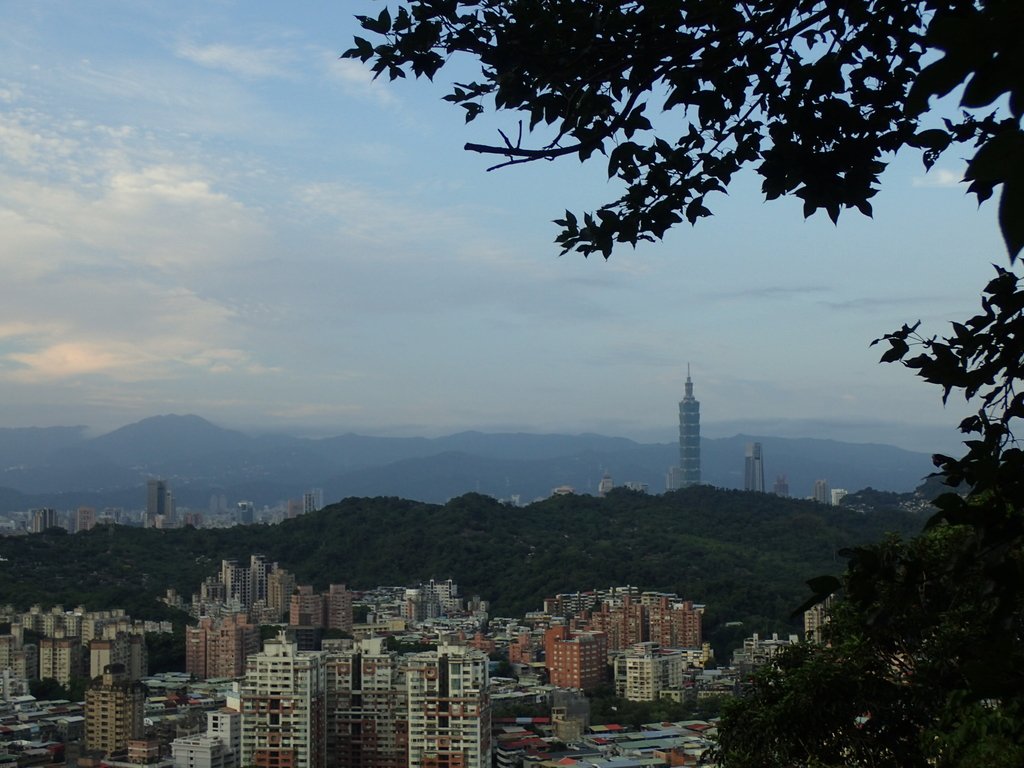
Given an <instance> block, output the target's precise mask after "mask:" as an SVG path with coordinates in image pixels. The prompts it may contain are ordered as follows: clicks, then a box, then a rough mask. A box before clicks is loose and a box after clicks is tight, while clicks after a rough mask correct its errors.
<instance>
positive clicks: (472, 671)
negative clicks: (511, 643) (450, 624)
mask: <svg viewBox="0 0 1024 768" xmlns="http://www.w3.org/2000/svg"><path fill="white" fill-rule="evenodd" d="M407 658H408V667H407V674H406V686H407V689H408V697H409V763H408V765H409V768H490V766H491V706H490V696H489V694H488V690H487V686H488V678H487V665H488V659H487V656H486V655H485V654H483V653H481V652H480V651H477V650H474V649H472V648H467V647H465V646H450V645H441V646H438V648H437V650H436V651H428V652H425V653H417V654H413V655H411V656H409V657H407Z"/></svg>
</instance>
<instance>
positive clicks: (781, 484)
mask: <svg viewBox="0 0 1024 768" xmlns="http://www.w3.org/2000/svg"><path fill="white" fill-rule="evenodd" d="M772 493H774V494H775V495H776V496H781V497H783V498H788V497H789V479H788V478H787V477H786V476H785V475H776V476H775V485H773V486H772Z"/></svg>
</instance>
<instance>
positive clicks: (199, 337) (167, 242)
mask: <svg viewBox="0 0 1024 768" xmlns="http://www.w3.org/2000/svg"><path fill="white" fill-rule="evenodd" d="M357 5H359V4H356V3H307V4H302V5H301V6H299V7H292V6H284V5H281V4H279V3H268V2H246V3H235V2H222V3H209V2H202V3H200V2H181V3H175V4H174V5H173V6H170V5H167V6H161V5H148V4H139V3H132V2H114V3H106V4H103V5H101V6H96V5H94V4H81V3H73V2H45V1H44V2H34V3H31V4H29V3H22V4H8V5H6V6H5V9H4V10H5V23H4V25H3V29H2V30H0V35H2V45H0V63H2V71H3V73H4V74H3V76H2V78H0V221H2V225H0V260H2V264H3V268H4V274H5V278H4V288H5V290H4V301H3V303H2V308H0V425H2V426H10V427H15V426H33V425H34V426H49V425H68V424H85V425H88V426H89V427H91V428H92V429H94V430H95V431H106V430H109V429H112V428H115V427H118V426H121V425H123V424H126V423H129V422H132V421H137V420H139V419H141V418H144V417H146V416H151V415H154V414H158V413H171V412H174V413H198V414H201V415H202V416H204V417H206V418H208V419H210V420H211V421H214V422H215V423H218V424H221V425H224V426H231V427H239V428H248V429H260V430H282V431H292V432H295V433H300V434H332V433H340V432H343V431H356V432H363V433H370V434H394V435H439V434H444V433H448V432H454V431H458V430H461V429H481V430H488V431H508V430H524V431H538V432H556V431H560V432H583V431H586V432H601V433H605V434H615V435H622V436H627V437H632V438H635V439H642V440H660V441H664V442H668V441H671V440H672V439H674V436H675V432H676V415H675V403H676V402H677V401H678V400H679V399H680V397H681V396H682V387H683V380H684V378H685V375H686V366H687V363H690V364H691V365H692V371H693V378H694V382H695V387H696V393H697V396H698V397H699V399H700V401H701V403H702V413H703V418H704V421H703V424H704V434H705V435H707V436H717V435H725V434H732V433H734V432H739V431H746V432H751V433H754V434H768V433H771V434H776V435H788V436H809V437H833V438H837V439H844V440H851V441H857V442H888V443H892V444H895V445H899V446H901V447H906V448H910V449H915V450H931V449H940V450H947V451H948V450H954V448H955V446H956V443H957V434H956V432H955V430H954V429H953V426H954V425H955V424H956V423H957V422H958V421H959V419H960V418H961V416H962V415H963V413H964V410H965V409H964V408H963V407H962V406H961V405H960V404H958V403H952V404H951V405H950V406H949V407H948V408H947V409H945V410H944V409H943V407H942V405H941V402H940V399H939V391H938V390H937V389H935V388H930V387H929V386H928V385H925V384H923V383H920V382H918V381H917V380H915V379H914V377H913V376H912V375H911V374H910V373H909V372H907V371H905V370H903V369H901V368H899V367H896V366H891V365H889V366H882V365H878V364H877V360H878V357H879V354H880V353H879V350H878V348H869V346H868V345H869V342H870V341H871V340H872V339H874V338H877V337H879V336H881V335H883V334H884V333H886V332H888V331H890V330H894V329H896V328H898V327H899V326H900V325H901V324H902V323H904V322H908V321H911V322H912V321H915V320H917V319H921V320H922V321H923V322H924V328H925V329H927V330H928V331H929V332H942V331H944V330H945V327H946V326H945V323H946V321H948V320H950V319H954V318H957V319H961V318H963V317H965V316H967V315H968V314H969V313H972V312H973V311H974V309H975V307H976V304H977V297H978V293H979V290H980V288H981V287H982V285H983V284H984V283H985V282H986V281H987V280H988V279H989V278H990V277H991V275H992V269H991V267H990V264H991V263H992V262H999V263H1002V261H1003V257H1004V253H1005V249H1004V247H1003V245H1002V243H1001V242H1000V240H999V234H998V229H997V227H995V226H994V225H993V220H994V216H995V210H996V209H995V206H994V205H989V206H986V207H983V208H981V209H980V210H979V209H978V208H977V207H976V205H975V203H974V200H973V198H967V197H966V196H965V194H964V190H963V187H962V186H960V185H958V184H957V183H956V180H957V179H959V178H960V175H961V173H962V170H963V169H962V167H959V166H957V165H956V164H953V163H951V161H950V160H949V159H945V160H944V161H943V163H942V164H940V165H939V166H937V167H936V168H934V169H933V170H932V171H931V172H930V173H929V174H927V175H926V174H925V172H924V169H923V167H922V165H921V162H920V159H919V158H918V157H916V156H906V157H900V158H899V159H898V160H897V161H896V162H895V163H894V164H893V166H892V168H891V169H890V171H889V172H888V174H887V176H886V179H885V184H884V189H883V190H882V191H880V193H879V195H878V196H877V198H876V199H875V203H874V210H875V218H874V220H869V219H866V218H863V217H861V216H858V215H855V214H850V213H846V214H844V215H843V217H842V218H841V219H840V221H839V225H838V226H833V225H832V223H831V222H830V221H829V220H828V219H827V218H826V217H825V216H823V215H818V216H816V217H814V218H812V219H810V220H807V221H805V220H803V218H802V215H801V211H800V205H799V201H793V200H789V201H781V202H773V203H764V202H763V196H762V195H761V193H760V191H759V189H758V186H757V183H756V181H755V180H754V179H753V178H752V177H744V178H743V179H741V181H740V183H738V184H736V185H734V188H733V190H732V192H731V194H730V195H729V196H728V197H724V196H723V197H721V198H719V199H717V200H715V201H714V205H713V206H712V209H713V211H714V212H715V214H716V215H715V216H714V217H713V218H711V219H708V220H704V221H702V222H700V223H699V224H698V225H697V226H696V227H695V228H690V227H689V226H684V227H681V228H679V229H678V230H677V231H674V232H672V233H670V235H669V236H668V238H667V239H666V240H665V241H664V242H662V243H658V244H652V245H647V246H644V247H642V248H639V249H638V250H636V251H631V250H629V249H626V248H622V249H620V250H618V251H617V252H616V253H615V254H614V255H613V257H612V259H611V260H610V261H608V262H605V261H603V260H602V259H600V258H590V259H589V260H585V259H583V258H581V257H579V256H578V255H567V256H564V257H561V258H559V257H558V249H557V247H556V246H555V245H554V244H553V242H552V240H553V237H554V235H555V227H554V226H553V225H552V224H551V223H550V222H551V219H553V218H556V217H558V216H560V215H561V214H562V212H563V210H564V209H565V208H569V209H572V210H574V211H576V212H582V211H585V210H592V209H593V208H594V207H596V206H597V205H599V204H601V203H602V202H605V201H606V200H608V199H610V198H612V197H614V196H615V195H616V188H615V187H614V186H613V185H610V184H609V183H608V182H607V180H606V177H605V168H604V167H603V163H602V162H601V161H600V160H598V161H596V162H594V163H590V164H588V165H587V166H585V167H581V166H579V165H578V164H577V163H576V162H575V160H573V159H567V160H565V161H564V162H561V163H559V164H558V165H557V167H556V166H555V165H552V164H547V163H543V164H535V165H531V166H527V167H517V168H509V169H504V170H502V171H497V172H493V173H487V172H485V169H486V167H487V166H488V164H489V163H488V160H487V159H486V158H481V157H478V156H473V155H470V154H468V153H466V152H464V151H463V150H462V144H463V143H464V142H465V141H472V140H486V141H492V140H494V137H495V136H496V133H495V130H496V128H498V127H509V128H513V129H514V127H515V121H514V119H513V118H512V117H511V116H509V117H507V118H506V119H505V121H504V122H493V121H488V120H486V119H485V120H482V121H481V122H480V124H476V123H474V124H473V125H471V126H470V127H468V128H467V127H465V126H464V125H463V119H462V115H461V114H460V111H459V110H457V109H453V108H452V107H451V105H448V104H446V103H445V102H443V101H441V96H443V95H444V93H445V92H446V91H445V87H444V83H443V82H441V83H438V84H435V85H432V84H430V83H427V82H414V83H409V82H398V83H394V84H392V83H388V82H384V81H380V80H378V81H373V80H372V79H371V77H370V75H369V73H368V70H367V69H366V68H364V67H363V66H362V65H359V64H358V63H355V62H353V61H348V60H339V58H338V56H339V54H340V53H341V52H342V51H343V50H345V49H346V48H347V47H349V45H350V43H351V38H352V36H353V34H356V33H357V31H358V30H357V24H356V23H355V21H354V20H353V18H352V14H353V13H354V12H356V11H357V10H359V9H358V8H357ZM939 224H941V226H939Z"/></svg>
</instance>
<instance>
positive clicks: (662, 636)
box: [647, 595, 704, 648]
mask: <svg viewBox="0 0 1024 768" xmlns="http://www.w3.org/2000/svg"><path fill="white" fill-rule="evenodd" d="M647 623H648V627H649V633H648V635H649V638H650V641H651V642H652V643H657V644H658V645H660V646H662V647H663V648H700V647H701V645H702V643H703V641H704V637H703V610H702V609H700V608H697V607H696V606H694V604H693V601H692V600H678V599H674V598H673V597H672V596H668V595H661V596H659V597H657V599H655V600H652V601H650V603H649V604H648V606H647Z"/></svg>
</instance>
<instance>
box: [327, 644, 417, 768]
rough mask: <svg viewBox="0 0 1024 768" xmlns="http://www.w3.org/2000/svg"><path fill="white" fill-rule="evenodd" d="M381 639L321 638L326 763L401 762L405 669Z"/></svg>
mask: <svg viewBox="0 0 1024 768" xmlns="http://www.w3.org/2000/svg"><path fill="white" fill-rule="evenodd" d="M384 642H385V641H384V639H383V638H379V637H375V638H366V639H363V640H326V641H324V644H325V646H327V647H326V648H325V650H326V652H327V662H326V663H327V738H326V745H327V766H328V768H405V767H406V766H407V765H408V760H409V739H408V736H409V733H408V732H409V707H408V699H407V695H406V688H405V669H404V668H403V667H402V666H401V664H400V659H399V657H398V654H396V653H393V652H391V651H388V650H387V648H386V647H385V645H384Z"/></svg>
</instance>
